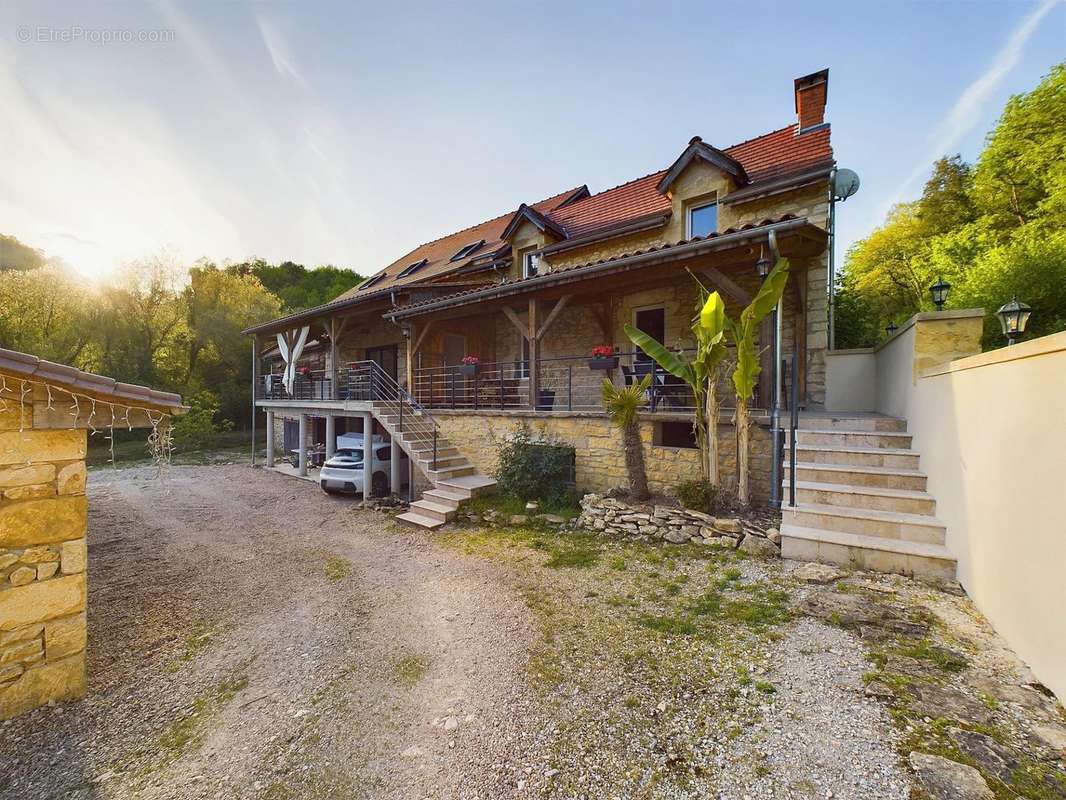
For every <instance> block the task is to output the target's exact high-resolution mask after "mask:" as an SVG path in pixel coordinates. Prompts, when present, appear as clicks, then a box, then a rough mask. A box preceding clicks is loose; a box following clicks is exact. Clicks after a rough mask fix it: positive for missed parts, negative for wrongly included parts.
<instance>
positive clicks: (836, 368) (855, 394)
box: [825, 347, 877, 411]
mask: <svg viewBox="0 0 1066 800" xmlns="http://www.w3.org/2000/svg"><path fill="white" fill-rule="evenodd" d="M876 407H877V360H876V358H875V356H874V350H873V348H872V347H867V348H862V349H858V350H834V351H831V352H828V353H826V354H825V409H826V411H873V410H874V408H876Z"/></svg>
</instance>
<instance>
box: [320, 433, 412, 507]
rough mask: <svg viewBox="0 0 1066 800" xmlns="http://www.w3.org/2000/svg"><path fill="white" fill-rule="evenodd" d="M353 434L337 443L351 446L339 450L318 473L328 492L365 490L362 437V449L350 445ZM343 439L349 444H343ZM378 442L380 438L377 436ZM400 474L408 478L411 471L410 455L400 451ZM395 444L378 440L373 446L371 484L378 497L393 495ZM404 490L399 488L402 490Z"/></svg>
mask: <svg viewBox="0 0 1066 800" xmlns="http://www.w3.org/2000/svg"><path fill="white" fill-rule="evenodd" d="M352 436H353V435H352V434H348V435H347V436H346V437H340V436H338V437H337V444H338V445H341V444H344V445H348V446H343V447H339V448H338V450H337V453H336V455H334V456H333V458H331V459H329V460H328V461H327V462H326V463H325V464H323V465H322V469H321V470H319V472H318V481H319V485H320V486H321V487H322V490H323V491H324V492H327V493H328V494H336V493H338V492H359V493H362V491H363V447H362V438H363V437H362V436H361V435H360V436H359V447H352V446H350V445H349V442H350V441H351V438H352ZM342 438H347V439H348V441H346V442H342V441H341V439H342ZM374 438H375V439H378V438H379V437H377V436H375V437H374ZM400 459H401V460H400V475H401V476H403V475H406V474H407V469H408V458H407V454H406V453H404V452H402V451H401V452H400ZM391 461H392V444H390V443H385V444H382V443H381V442H378V441H375V442H374V443H373V461H372V465H371V469H372V472H371V475H370V485H371V493H372V494H373V496H374V497H383V496H385V495H387V494H389V492H390V490H392V487H391V486H390V485H389V475H390V474H391V466H392V464H391ZM400 488H401V487H396V491H399V490H400Z"/></svg>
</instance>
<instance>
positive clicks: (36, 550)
mask: <svg viewBox="0 0 1066 800" xmlns="http://www.w3.org/2000/svg"><path fill="white" fill-rule="evenodd" d="M27 400H28V402H26V403H25V404H24V405H21V406H20V403H19V401H18V399H17V398H16V395H15V394H14V393H13V392H7V393H3V394H2V395H0V401H2V402H3V404H4V405H6V408H5V409H4V410H0V719H8V718H10V717H13V716H15V715H16V714H20V713H22V712H24V711H27V710H29V709H32V708H35V707H37V706H39V705H42V704H44V703H47V702H48V701H50V700H65V699H71V698H76V697H80V696H81V695H82V694H83V693H84V692H85V596H86V595H85V592H86V576H85V568H86V546H85V529H86V517H87V513H86V512H87V505H86V498H85V448H86V431H85V430H84V429H79V428H73V429H72V428H71V427H70V426H71V424H72V422H74V420H73V419H72V417H71V414H70V413H69V412H68V411H66V409H65V408H62V409H57V408H55V407H53V408H52V409H49V408H48V407H47V406H48V403H47V400H46V399H45V398H42V397H40V394H39V393H38V392H36V391H35V392H34V394H33V395H32V397H31V398H27ZM58 405H61V404H60V403H58V402H57V403H54V404H53V406H58ZM35 423H36V424H35ZM61 425H62V427H61Z"/></svg>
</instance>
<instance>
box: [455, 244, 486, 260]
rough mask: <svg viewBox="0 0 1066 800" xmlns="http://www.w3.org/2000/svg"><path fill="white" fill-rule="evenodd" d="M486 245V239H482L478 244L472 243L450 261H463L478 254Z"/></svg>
mask: <svg viewBox="0 0 1066 800" xmlns="http://www.w3.org/2000/svg"><path fill="white" fill-rule="evenodd" d="M484 244H485V240H484V239H481V240H480V241H477V242H471V243H470V244H468V245H466V246H464V247H463V248H462V249H461V250H460V251H459V252H458V253H456V254H455V255H454V256H452V257H451V259H450V260H451V261H462V260H463V259H464V258H466V257H467V256H471V255H473V254H474V253H476V252H477V251H478V250H480V249H481V247H482V245H484Z"/></svg>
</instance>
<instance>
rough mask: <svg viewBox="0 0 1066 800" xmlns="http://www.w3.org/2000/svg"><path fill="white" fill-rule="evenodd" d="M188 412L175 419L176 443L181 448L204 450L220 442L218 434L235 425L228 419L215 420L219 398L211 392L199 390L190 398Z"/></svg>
mask: <svg viewBox="0 0 1066 800" xmlns="http://www.w3.org/2000/svg"><path fill="white" fill-rule="evenodd" d="M187 402H188V404H189V410H188V412H187V413H185V414H183V415H182V416H180V417H176V418H175V420H174V445H175V447H177V449H179V450H203V449H204V448H207V447H212V446H214V445H215V444H217V443H218V435H219V434H220V433H223V432H225V431H228V430H230V429H231V428H232V427H233V423H232V422H231V421H230V420H228V419H225V420H222V421H221V422H219V423H216V422H215V417H216V416H217V415H218V398H216V397H215V396H214V395H213V394H212V393H211V392H208V391H202V392H197V393H196V394H194V395H192V396H191V397H189V399H188V401H187Z"/></svg>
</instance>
